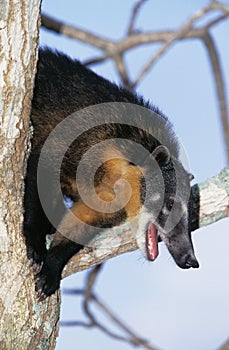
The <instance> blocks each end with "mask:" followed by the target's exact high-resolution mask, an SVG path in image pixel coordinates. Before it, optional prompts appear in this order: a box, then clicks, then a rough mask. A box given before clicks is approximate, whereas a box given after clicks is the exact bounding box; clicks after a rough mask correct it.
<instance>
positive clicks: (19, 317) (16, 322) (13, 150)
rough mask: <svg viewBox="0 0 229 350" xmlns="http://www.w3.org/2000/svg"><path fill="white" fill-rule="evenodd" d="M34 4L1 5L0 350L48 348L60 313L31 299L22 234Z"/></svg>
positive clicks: (34, 36)
mask: <svg viewBox="0 0 229 350" xmlns="http://www.w3.org/2000/svg"><path fill="white" fill-rule="evenodd" d="M39 8H40V0H33V1H31V0H24V1H17V0H11V1H9V0H1V3H0V29H1V30H0V48H1V56H0V61H1V64H0V118H1V126H0V163H1V165H0V184H1V191H0V258H1V264H0V281H1V284H0V315H1V316H0V349H1V350H10V349H12V350H15V349H17V350H25V349H53V348H54V344H55V335H56V331H57V327H56V323H57V320H58V315H59V304H58V303H56V298H57V296H54V297H53V298H51V299H50V300H48V301H47V302H46V303H44V304H38V303H36V299H35V293H34V287H33V286H34V281H33V274H32V273H31V268H30V267H29V264H28V261H27V257H26V249H25V244H24V240H23V236H22V234H21V224H22V219H23V215H22V214H23V212H22V207H23V205H22V204H23V203H22V201H23V179H24V174H25V163H26V158H27V153H28V147H27V145H28V144H29V142H28V141H29V140H28V135H29V114H30V104H31V97H32V89H33V82H34V75H35V66H36V59H37V42H38V24H39ZM35 334H36V336H34V335H35ZM47 344H49V345H47Z"/></svg>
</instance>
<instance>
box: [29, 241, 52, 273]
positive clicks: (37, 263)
mask: <svg viewBox="0 0 229 350" xmlns="http://www.w3.org/2000/svg"><path fill="white" fill-rule="evenodd" d="M46 253H47V252H46V250H44V251H42V252H38V251H36V250H35V249H34V248H33V247H31V246H27V257H28V259H29V261H30V263H31V266H32V268H33V271H34V273H35V274H37V273H39V272H40V271H41V268H42V265H43V262H44V260H45V257H46Z"/></svg>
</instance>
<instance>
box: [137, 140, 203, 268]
mask: <svg viewBox="0 0 229 350" xmlns="http://www.w3.org/2000/svg"><path fill="white" fill-rule="evenodd" d="M143 172H144V179H143V183H144V185H143V188H144V193H143V206H142V208H141V210H140V213H139V215H138V228H137V232H136V235H137V236H136V239H137V243H138V246H139V248H140V250H141V251H142V253H143V255H144V256H145V257H146V258H147V259H148V260H155V259H156V258H157V256H158V241H160V240H162V241H163V242H164V243H165V244H166V246H167V248H168V250H169V252H170V254H171V255H172V257H173V259H174V260H175V262H176V264H177V265H178V266H179V267H180V268H183V269H187V268H190V267H193V268H197V267H199V264H198V261H197V259H196V257H195V254H194V250H193V244H192V241H191V232H190V225H189V206H190V200H189V197H190V192H191V187H190V181H191V180H192V178H193V176H192V175H191V174H189V173H188V172H187V171H186V170H185V169H184V168H183V166H182V165H181V163H180V162H179V161H177V160H176V159H174V158H171V156H170V153H169V150H168V149H167V148H166V147H165V146H158V147H156V148H155V150H154V151H153V152H152V157H151V159H148V160H147V161H146V164H145V168H144V170H143ZM142 238H143V239H142Z"/></svg>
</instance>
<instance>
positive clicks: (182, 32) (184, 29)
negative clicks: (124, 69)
mask: <svg viewBox="0 0 229 350" xmlns="http://www.w3.org/2000/svg"><path fill="white" fill-rule="evenodd" d="M210 11H212V8H211V5H208V6H206V7H205V8H203V9H201V10H199V11H197V12H196V13H195V14H194V15H193V16H192V17H191V18H190V19H189V20H188V21H186V22H185V23H184V25H182V26H181V28H180V29H178V30H176V31H174V33H173V34H172V35H171V36H170V37H168V39H167V40H166V41H165V43H164V44H163V45H162V46H161V47H160V49H159V50H158V51H157V52H156V53H155V55H154V56H153V57H152V58H151V59H150V60H149V61H148V63H147V64H146V65H145V67H144V68H143V69H142V71H141V72H140V73H139V75H138V76H137V78H136V79H135V81H134V82H133V85H132V87H133V88H135V87H136V85H137V84H139V82H140V81H141V80H142V78H143V76H144V75H145V74H147V73H148V72H149V70H150V69H151V68H152V66H153V65H154V64H155V63H156V62H157V61H158V60H159V59H160V58H161V57H162V55H164V54H165V53H166V52H167V51H168V49H169V48H170V47H171V45H173V44H174V43H175V42H176V41H177V40H180V39H181V38H184V37H185V36H186V35H187V33H188V32H189V31H190V30H192V29H193V24H194V23H195V22H196V21H197V20H199V19H200V18H203V17H204V16H205V15H206V14H208V13H209V12H210ZM214 23H215V21H214ZM202 34H203V33H202V32H200V37H201V36H202Z"/></svg>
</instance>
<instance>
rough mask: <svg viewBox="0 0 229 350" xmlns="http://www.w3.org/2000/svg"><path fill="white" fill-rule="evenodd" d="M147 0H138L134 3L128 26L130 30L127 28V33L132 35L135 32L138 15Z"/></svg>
mask: <svg viewBox="0 0 229 350" xmlns="http://www.w3.org/2000/svg"><path fill="white" fill-rule="evenodd" d="M146 1H147V0H138V1H137V2H136V4H135V5H134V7H133V10H132V12H131V17H130V23H129V26H128V30H127V35H128V36H129V35H131V34H133V33H134V31H135V30H134V26H135V21H136V19H137V15H138V13H139V11H140V9H141V7H142V6H143V4H145V3H146Z"/></svg>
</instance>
